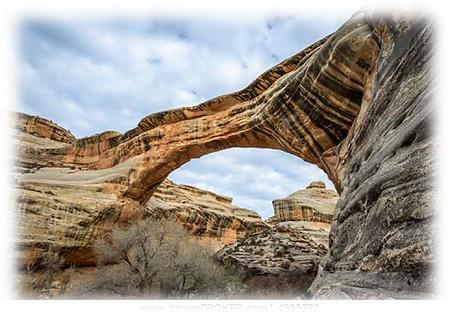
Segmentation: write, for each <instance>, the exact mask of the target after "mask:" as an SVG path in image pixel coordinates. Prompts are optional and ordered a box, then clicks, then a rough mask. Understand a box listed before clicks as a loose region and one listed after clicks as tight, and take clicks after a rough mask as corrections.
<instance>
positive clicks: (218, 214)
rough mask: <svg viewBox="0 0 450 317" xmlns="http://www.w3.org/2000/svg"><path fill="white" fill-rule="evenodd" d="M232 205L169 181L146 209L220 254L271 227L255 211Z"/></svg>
mask: <svg viewBox="0 0 450 317" xmlns="http://www.w3.org/2000/svg"><path fill="white" fill-rule="evenodd" d="M232 201H233V200H232V198H230V197H226V196H222V195H218V194H215V193H213V192H210V191H206V190H201V189H198V188H196V187H193V186H187V185H177V184H175V183H173V182H171V181H170V180H168V179H166V180H164V182H163V183H162V184H161V185H160V186H159V187H158V189H157V190H156V191H155V193H154V194H153V196H152V198H150V200H149V201H148V202H147V204H146V205H145V208H146V211H147V212H148V214H149V216H150V217H152V218H154V219H168V220H171V221H175V222H178V223H180V224H182V225H183V227H184V228H186V229H187V230H188V231H189V232H190V233H192V234H193V235H194V236H195V237H197V238H198V239H199V240H200V241H201V242H202V243H203V244H205V245H207V246H209V247H210V248H212V249H214V250H218V249H220V248H221V247H223V246H224V245H226V244H230V243H234V242H236V241H237V240H238V239H241V238H244V237H245V236H247V235H249V234H253V233H255V232H259V231H261V230H263V229H265V228H267V227H268V225H267V224H266V223H265V222H264V221H263V220H262V219H261V217H260V216H259V215H258V214H257V213H256V212H255V211H252V210H248V209H244V208H240V207H238V206H235V205H233V204H232Z"/></svg>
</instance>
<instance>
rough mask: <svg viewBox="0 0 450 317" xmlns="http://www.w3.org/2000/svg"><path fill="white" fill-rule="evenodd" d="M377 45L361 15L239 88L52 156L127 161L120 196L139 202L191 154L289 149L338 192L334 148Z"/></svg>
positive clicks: (97, 162) (92, 163)
mask: <svg viewBox="0 0 450 317" xmlns="http://www.w3.org/2000/svg"><path fill="white" fill-rule="evenodd" d="M378 49H379V45H378V42H377V40H376V37H375V36H374V35H373V32H372V28H371V27H370V26H369V25H368V24H367V22H366V19H365V17H364V15H363V14H359V15H356V16H354V17H353V18H352V19H351V20H350V21H348V22H347V23H346V24H345V25H344V26H342V27H341V28H340V29H339V30H338V31H336V32H335V33H334V34H332V35H331V36H329V37H327V38H325V39H323V40H320V41H318V42H316V43H315V44H313V45H311V46H310V47H308V48H306V49H305V50H303V51H301V52H300V53H298V54H296V55H294V56H292V57H291V58H289V59H287V60H286V61H284V62H282V63H280V64H278V65H276V66H275V67H273V68H272V69H270V70H268V71H267V72H265V73H264V74H262V75H261V76H260V77H258V78H257V79H256V80H255V81H254V82H252V83H251V84H250V85H249V86H248V87H246V88H245V89H243V90H241V91H239V92H236V93H233V94H229V95H224V96H220V97H217V98H214V99H212V100H209V101H206V102H204V103H202V104H200V105H198V106H195V107H186V108H180V109H176V110H170V111H165V112H161V113H156V114H152V115H149V116H147V117H145V118H144V119H142V120H141V122H140V123H139V124H138V126H137V127H136V128H135V129H132V130H130V131H128V132H126V133H125V134H123V135H122V134H118V133H114V132H105V133H102V134H100V135H95V136H92V137H88V138H84V139H81V140H77V141H76V142H75V143H74V144H73V145H72V146H69V147H67V148H64V149H62V150H61V151H59V152H57V153H54V152H53V155H54V154H59V155H62V158H61V160H62V162H63V163H64V164H68V165H78V166H85V167H88V168H90V169H104V168H109V167H112V166H115V165H117V164H119V163H121V162H124V161H127V160H130V159H132V160H133V167H132V169H133V171H132V173H130V174H129V175H130V179H129V187H128V190H127V191H126V192H125V193H124V197H127V198H131V199H133V200H136V201H139V202H140V203H143V202H145V201H147V200H148V199H149V198H150V197H151V195H152V193H153V192H154V190H155V189H156V188H157V186H158V185H159V184H160V183H161V182H162V181H163V180H164V179H165V178H166V176H167V175H169V174H170V172H171V171H173V170H175V169H176V168H178V167H179V166H181V165H183V164H184V163H186V162H187V161H189V160H190V159H191V158H198V157H201V156H203V155H205V154H208V153H212V152H216V151H219V150H221V149H225V148H231V147H255V148H271V149H279V150H282V151H285V152H288V153H291V154H294V155H296V156H298V157H300V158H302V159H303V160H305V161H307V162H309V163H313V164H316V165H318V166H319V167H320V168H322V169H323V170H324V171H325V172H326V173H327V174H328V176H329V177H330V179H331V180H332V181H333V183H334V184H335V187H336V188H337V189H338V190H340V182H339V177H338V172H337V166H338V165H339V164H338V161H339V160H338V159H336V157H335V151H334V150H333V149H334V148H335V147H336V146H337V145H338V144H339V143H340V142H341V141H342V140H343V139H344V138H345V137H346V136H347V133H348V131H349V130H350V128H351V126H352V123H353V121H354V120H355V118H356V116H357V115H358V112H359V110H360V107H361V102H362V100H363V95H364V90H365V87H366V82H367V80H368V79H369V78H370V74H371V72H372V71H373V67H374V65H375V61H376V58H377V56H378ZM330 151H331V155H330ZM330 157H331V158H332V159H330ZM330 162H333V165H330Z"/></svg>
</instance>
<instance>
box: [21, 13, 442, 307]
mask: <svg viewBox="0 0 450 317" xmlns="http://www.w3.org/2000/svg"><path fill="white" fill-rule="evenodd" d="M431 34H432V26H431V23H430V21H428V20H425V19H419V18H417V17H413V16H405V15H398V14H395V13H390V14H386V15H383V16H381V15H373V14H365V13H358V14H356V15H354V16H353V17H352V18H351V19H350V20H349V21H347V22H346V23H345V24H344V25H343V26H342V27H340V28H339V29H338V30H336V32H334V33H332V34H331V35H329V36H327V37H326V38H324V39H321V40H319V41H317V42H316V43H314V44H312V45H311V46H309V47H307V48H306V49H304V50H302V51H301V52H299V53H298V54H295V55H294V56H292V57H290V58H288V59H286V60H285V61H283V62H281V63H280V64H278V65H276V66H274V67H273V68H271V69H269V70H267V71H266V72H265V73H263V74H262V75H260V76H259V77H258V78H256V79H255V80H254V81H253V82H252V83H251V84H250V85H249V86H247V87H246V88H244V89H242V90H240V91H238V92H235V93H231V94H228V95H223V96H219V97H217V98H214V99H211V100H208V101H205V102H204V103H202V104H199V105H197V106H193V107H184V108H179V109H175V110H168V111H164V112H160V113H156V114H151V115H149V116H147V117H145V118H143V119H142V120H141V121H140V123H139V124H138V125H137V127H135V128H134V129H132V130H130V131H128V132H126V133H124V134H120V133H117V132H111V131H108V132H104V133H100V134H98V135H94V136H91V137H87V138H83V139H79V140H74V138H73V136H71V135H70V134H69V133H66V132H67V131H62V130H59V129H58V128H56V127H55V128H54V130H52V131H51V132H50V131H47V132H43V131H42V132H39V126H37V127H36V129H34V128H33V129H34V130H33V131H34V132H33V133H35V134H39V133H49V134H50V135H46V137H53V139H49V140H51V142H49V143H46V142H44V143H42V144H41V145H40V147H39V148H34V149H31V148H29V147H27V146H21V145H18V147H19V149H18V151H19V153H20V155H19V156H20V159H19V162H18V165H17V166H18V167H19V169H20V168H21V167H20V166H27V164H28V165H30V164H35V165H36V167H40V168H39V169H38V170H37V168H35V169H36V170H35V171H34V172H33V173H27V174H23V175H24V176H25V177H24V178H23V179H20V178H18V181H17V186H18V187H20V188H21V189H20V191H19V193H18V204H19V215H18V217H17V219H16V221H17V223H18V227H19V228H20V232H21V236H20V237H19V238H18V248H19V250H20V254H21V257H22V258H23V259H37V258H38V257H39V250H41V249H42V248H46V247H48V246H49V245H53V246H56V247H59V248H60V250H61V252H63V253H64V254H65V255H66V256H67V258H69V259H70V258H72V259H73V260H78V261H80V259H81V258H83V257H84V258H85V259H86V260H88V259H89V258H90V257H92V255H90V254H89V252H88V249H89V243H90V242H91V241H92V240H93V239H94V238H95V237H96V236H97V235H98V234H99V233H100V232H101V231H102V230H106V229H107V228H108V226H110V225H111V223H114V222H117V221H121V219H124V221H132V219H134V218H138V217H140V216H142V213H144V212H145V208H142V206H143V205H144V204H145V203H147V201H148V200H149V199H150V198H151V197H152V195H153V194H154V193H155V191H156V190H157V188H158V186H159V185H160V184H161V183H162V182H163V181H164V179H166V177H167V176H168V175H169V174H170V172H172V171H173V170H175V169H176V168H178V167H180V166H181V165H183V164H184V163H186V162H188V161H189V160H190V159H192V158H198V157H201V156H202V155H205V154H208V153H212V152H216V151H219V150H222V149H225V148H230V147H256V148H271V149H278V150H282V151H285V152H287V153H290V154H293V155H296V156H297V157H299V158H300V159H303V160H305V161H307V162H309V163H312V164H316V165H317V166H318V167H320V168H321V169H323V171H324V172H325V173H326V174H327V175H328V177H329V178H330V180H331V181H332V182H333V183H334V185H335V187H336V189H337V190H338V192H339V194H340V197H339V200H338V203H337V205H336V209H335V213H334V216H333V220H332V225H331V231H330V236H329V251H328V252H327V254H326V255H325V257H324V258H323V259H322V261H321V263H320V268H319V272H318V275H317V277H316V278H315V280H314V282H313V284H312V286H311V287H310V293H311V294H312V295H313V296H314V297H315V298H336V297H338V298H385V297H388V298H390V297H394V298H410V297H424V296H427V294H429V293H430V292H431V291H432V288H431V287H432V281H433V278H434V277H433V275H432V274H431V273H432V270H431V267H432V266H433V263H434V262H435V258H436V257H435V253H434V249H433V232H434V231H435V226H436V225H435V222H434V221H433V218H434V217H433V216H434V214H435V211H434V209H433V201H434V198H435V197H436V190H435V189H434V187H433V184H432V181H431V180H432V178H433V176H434V175H435V174H436V170H435V167H434V166H435V164H434V156H433V151H432V150H433V144H434V143H435V139H436V138H435V136H434V134H433V131H432V129H431V128H430V126H431V124H432V116H433V113H434V106H433V103H432V92H433V86H432V81H431V77H432V74H431V70H430V69H431V67H430V64H431V59H432V55H433V47H432V45H431V42H432V36H431ZM25 121H26V120H25ZM38 121H39V120H38ZM18 126H19V127H21V128H22V129H23V130H24V131H26V130H27V129H28V128H29V126H28V124H27V123H26V122H24V120H23V118H22V119H21V118H20V117H19V122H18ZM31 137H33V136H26V137H25V138H31ZM50 143H51V144H50ZM32 162H34V163H32ZM22 168H24V167H22ZM24 192H26V193H27V194H23V193H24ZM43 205H44V206H47V207H48V208H46V209H42V208H40V207H39V206H43Z"/></svg>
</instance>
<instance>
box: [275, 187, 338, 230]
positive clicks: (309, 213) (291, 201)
mask: <svg viewBox="0 0 450 317" xmlns="http://www.w3.org/2000/svg"><path fill="white" fill-rule="evenodd" d="M338 198H339V195H338V194H337V193H336V192H335V191H334V190H329V189H326V186H325V183H323V182H321V181H317V182H313V183H311V184H310V185H309V186H308V187H306V189H303V190H299V191H297V192H295V193H293V194H291V195H289V196H288V197H287V198H285V199H277V200H274V201H273V202H272V205H273V210H274V218H275V219H276V220H277V221H308V222H324V223H330V224H331V221H332V220H333V214H334V208H335V206H336V203H337V200H338Z"/></svg>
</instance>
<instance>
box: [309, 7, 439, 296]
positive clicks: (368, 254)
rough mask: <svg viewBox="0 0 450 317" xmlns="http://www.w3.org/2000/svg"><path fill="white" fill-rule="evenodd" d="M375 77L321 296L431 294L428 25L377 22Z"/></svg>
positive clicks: (318, 288) (352, 145)
mask: <svg viewBox="0 0 450 317" xmlns="http://www.w3.org/2000/svg"><path fill="white" fill-rule="evenodd" d="M368 23H370V25H371V26H372V27H373V32H374V34H375V35H376V37H377V38H378V39H379V42H380V49H381V53H380V58H379V59H378V62H377V70H376V72H375V73H374V75H373V78H372V80H371V81H370V84H369V85H368V86H367V87H366V90H365V98H364V100H363V103H362V107H361V112H360V114H359V116H358V118H357V120H356V121H355V122H354V124H353V127H352V129H351V131H350V133H349V135H348V137H347V139H346V140H345V142H343V143H342V145H341V146H340V147H339V148H338V149H337V151H338V153H339V154H338V156H339V157H341V159H342V160H343V161H342V163H340V164H341V167H340V168H338V170H340V173H341V184H342V188H343V190H342V193H341V196H340V199H339V202H338V204H337V207H336V214H335V219H334V221H333V225H332V228H331V234H330V251H329V253H328V254H327V256H326V258H325V259H324V261H323V264H322V269H321V273H320V275H319V277H318V278H317V279H316V281H315V282H314V284H313V285H312V287H311V291H312V293H313V294H314V295H315V297H317V298H336V297H338V298H416V297H424V296H428V295H426V294H427V293H428V294H429V292H432V290H433V289H432V287H433V281H434V277H433V275H432V274H431V273H432V269H431V267H432V266H433V263H434V262H435V253H434V247H433V232H435V231H436V228H435V226H436V225H435V223H434V220H433V218H434V214H435V210H434V208H433V203H434V200H435V197H436V189H435V188H434V186H433V182H432V178H433V177H434V176H435V175H436V170H435V157H434V154H433V147H434V143H435V137H434V135H433V131H432V124H433V121H432V117H433V113H434V105H433V102H432V92H433V86H432V82H431V78H432V72H431V66H430V64H431V57H432V54H433V46H432V43H431V41H432V29H431V26H430V22H429V21H425V20H417V19H414V18H413V17H404V16H396V15H393V16H386V17H383V18H371V19H369V20H368Z"/></svg>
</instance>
